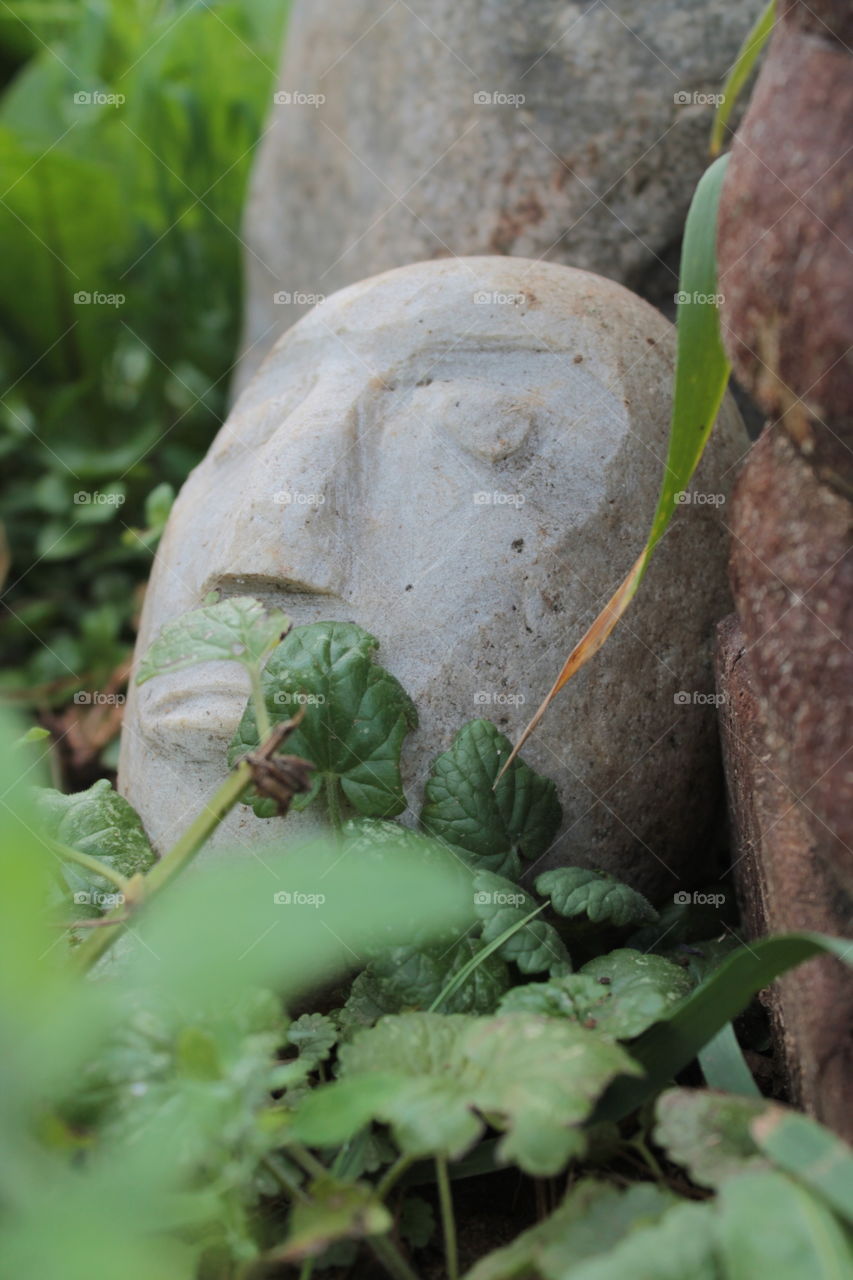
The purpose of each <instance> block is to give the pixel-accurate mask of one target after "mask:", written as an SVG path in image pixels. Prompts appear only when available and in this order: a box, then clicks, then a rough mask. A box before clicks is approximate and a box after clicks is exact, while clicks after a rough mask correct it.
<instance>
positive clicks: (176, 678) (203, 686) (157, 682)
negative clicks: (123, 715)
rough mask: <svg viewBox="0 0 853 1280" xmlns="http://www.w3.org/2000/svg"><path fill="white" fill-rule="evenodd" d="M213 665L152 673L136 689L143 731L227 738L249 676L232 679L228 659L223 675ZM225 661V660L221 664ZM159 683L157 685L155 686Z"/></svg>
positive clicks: (245, 696)
mask: <svg viewBox="0 0 853 1280" xmlns="http://www.w3.org/2000/svg"><path fill="white" fill-rule="evenodd" d="M214 665H219V664H210V665H209V666H208V667H207V670H205V666H202V665H200V666H199V667H198V668H197V669H193V668H190V669H188V670H187V671H175V672H171V673H170V674H168V675H165V676H157V677H155V678H154V679H153V680H152V681H151V683H150V684H149V685H143V686H142V688H141V689H140V690H139V717H140V723H141V726H142V728H143V731H144V732H145V733H147V734H148V735H150V736H153V737H159V736H160V735H161V734H165V735H167V736H168V737H169V738H175V737H177V738H181V737H183V736H184V735H186V734H187V733H203V734H206V735H209V736H210V738H211V739H212V740H215V741H217V742H218V741H221V740H222V739H225V740H230V738H231V736H232V734H233V733H234V730H235V729H236V728H237V725H238V724H239V723H240V718H241V716H242V714H243V712H244V710H245V708H246V703H247V702H248V700H249V693H250V690H249V680H248V676H246V677H245V678H244V679H242V680H241V679H240V678H239V675H238V678H237V679H236V680H235V679H234V675H235V669H234V666H233V665H232V664H231V663H228V664H227V665H228V671H227V675H219V676H217V673H216V671H215V670H213V669H212V668H213V666H214ZM223 665H225V664H223ZM158 686H159V687H158Z"/></svg>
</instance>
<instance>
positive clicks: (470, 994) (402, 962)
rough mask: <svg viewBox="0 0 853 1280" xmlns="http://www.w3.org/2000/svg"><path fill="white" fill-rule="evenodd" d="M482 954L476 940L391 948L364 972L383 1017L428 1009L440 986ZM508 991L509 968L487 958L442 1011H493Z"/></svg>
mask: <svg viewBox="0 0 853 1280" xmlns="http://www.w3.org/2000/svg"><path fill="white" fill-rule="evenodd" d="M483 950H484V946H483V942H482V941H481V940H480V939H479V938H471V937H465V938H461V939H460V940H459V941H458V942H457V943H454V944H453V945H451V946H450V947H444V946H442V947H432V948H429V949H422V948H416V947H394V948H392V949H391V950H390V951H388V952H386V953H383V954H382V955H380V956H377V958H376V960H374V961H373V962H372V963H371V964H370V966H369V968H368V972H369V974H370V975H371V977H372V978H373V979H374V984H373V988H372V990H373V991H374V992H375V993H376V997H377V998H378V1000H379V1001H380V1002H381V1003H382V1004H383V1005H384V1006H385V1007H384V1009H383V1012H384V1013H401V1012H403V1011H404V1010H409V1009H412V1010H416V1009H424V1010H425V1009H429V1007H430V1005H432V1004H433V1002H434V1001H435V1000H436V998H437V997H438V996H439V995H440V994H441V992H442V990H443V989H444V987H445V986H446V984H447V983H448V982H449V981H450V980H451V979H452V978H453V977H455V975H456V974H457V973H459V971H460V969H462V968H463V967H464V966H465V965H467V964H468V962H469V961H470V960H472V959H474V958H475V957H476V956H478V955H480V954H481V953H482V952H483ZM508 987H509V970H508V969H507V966H506V964H505V962H504V961H503V960H502V959H501V957H500V956H499V955H498V954H493V955H490V956H487V957H486V958H485V959H483V960H482V961H481V962H480V963H479V964H478V965H477V966H476V968H475V969H474V970H473V972H472V973H471V975H470V976H469V977H468V978H467V979H466V980H465V981H464V982H463V983H462V984H461V986H459V987H457V988H456V989H455V990H454V991H453V993H452V994H451V995H450V997H449V998H448V1000H447V1001H446V1002H445V1004H444V1007H443V1008H442V1012H443V1013H494V1010H495V1007H496V1005H497V1003H498V1000H499V999H500V998H501V996H502V995H503V993H504V992H505V991H506V990H507V988H508Z"/></svg>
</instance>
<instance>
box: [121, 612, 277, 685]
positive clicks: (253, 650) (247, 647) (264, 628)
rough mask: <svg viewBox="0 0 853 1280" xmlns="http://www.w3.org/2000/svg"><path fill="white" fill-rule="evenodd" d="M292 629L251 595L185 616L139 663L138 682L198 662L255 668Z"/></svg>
mask: <svg viewBox="0 0 853 1280" xmlns="http://www.w3.org/2000/svg"><path fill="white" fill-rule="evenodd" d="M287 626H288V620H287V618H286V616H285V615H284V614H283V613H282V612H281V610H280V609H274V610H272V612H271V613H267V612H266V610H265V609H264V606H263V605H262V604H261V603H260V602H259V601H258V600H253V599H252V597H251V596H234V597H232V598H231V599H230V600H222V601H220V603H219V604H212V605H207V606H206V607H205V608H203V609H196V610H194V611H193V612H192V613H185V614H184V615H183V617H181V618H178V619H176V620H175V621H174V622H168V623H167V624H166V625H165V627H163V630H162V631H161V632H160V635H159V636H158V638H157V639H156V640H155V641H154V643H153V644H152V645H151V647H150V648H149V650H148V652H147V653H146V654H145V657H144V658H143V659H142V661H141V663H140V664H139V671H138V672H137V676H136V683H137V684H144V683H145V681H146V680H150V679H151V678H152V677H153V676H157V675H163V674H165V673H166V672H171V671H183V670H184V668H185V667H192V666H195V664H196V663H197V662H223V661H228V662H239V663H241V664H242V665H243V666H244V667H247V668H253V667H256V666H257V665H258V664H259V663H260V662H261V661H262V660H263V658H264V657H265V655H266V654H267V653H269V651H270V650H271V649H272V648H273V646H274V645H275V644H276V643H277V642H278V640H279V639H280V638H281V636H282V633H283V632H284V631H285V630H286V629H287Z"/></svg>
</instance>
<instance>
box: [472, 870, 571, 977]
mask: <svg viewBox="0 0 853 1280" xmlns="http://www.w3.org/2000/svg"><path fill="white" fill-rule="evenodd" d="M537 906H538V904H537V903H536V902H535V901H534V899H533V898H531V896H530V894H528V893H525V891H524V890H523V889H520V888H519V887H518V885H516V884H513V882H512V881H511V880H507V879H505V878H504V877H503V876H499V875H495V874H494V873H493V872H491V871H478V872H477V873H476V875H475V876H474V911H475V912H476V914H477V916H478V917H479V919H480V920H482V921H483V933H482V937H483V941H484V942H494V941H495V940H496V939H497V938H499V937H500V935H501V934H502V933H504V932H506V931H507V930H509V929H513V928H515V927H516V926H518V925H519V924H521V922H522V921H523V920H525V918H526V917H527V916H529V915H530V913H531V912H532V911H535V910H536V908H537ZM498 953H499V954H500V955H502V956H503V958H504V959H505V960H509V961H511V962H512V963H513V964H516V965H517V966H518V968H519V969H520V970H521V972H522V973H543V972H546V971H551V972H558V973H564V972H567V971H568V970H569V969H570V968H571V959H570V957H569V953H568V951H567V950H566V948H565V945H564V943H563V940H562V938H561V937H560V935H559V934H558V933H557V930H556V929H555V928H554V927H553V925H550V924H548V922H547V921H546V920H530V921H528V923H527V924H525V925H523V927H522V928H518V929H517V930H516V932H514V933H513V934H512V935H511V936H510V937H508V938H507V939H506V941H505V942H503V943H502V944H501V946H500V948H499V952H498Z"/></svg>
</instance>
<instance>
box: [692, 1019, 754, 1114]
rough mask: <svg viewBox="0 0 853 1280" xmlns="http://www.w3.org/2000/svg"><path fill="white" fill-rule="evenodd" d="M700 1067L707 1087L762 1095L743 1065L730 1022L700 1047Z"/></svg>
mask: <svg viewBox="0 0 853 1280" xmlns="http://www.w3.org/2000/svg"><path fill="white" fill-rule="evenodd" d="M699 1066H700V1067H701V1068H702V1074H703V1076H704V1077H705V1083H706V1084H707V1086H708V1088H709V1089H720V1090H721V1091H722V1092H723V1093H739V1094H741V1095H742V1096H743V1097H745V1098H760V1097H761V1090H760V1089H759V1087H758V1085H757V1084H756V1083H755V1080H754V1078H753V1075H752V1072H751V1071H750V1069H749V1067H748V1066H747V1065H746V1059H745V1058H744V1056H743V1050H742V1049H741V1047H740V1045H739V1044H738V1042H737V1036H736V1035H735V1029H734V1027H733V1026H732V1024H731V1023H730V1022H728V1023H726V1025H725V1026H724V1027H723V1029H722V1030H721V1031H718V1032H717V1034H716V1035H715V1036H714V1038H713V1040H709V1041H708V1043H707V1044H706V1045H705V1048H704V1049H702V1050H700V1052H699Z"/></svg>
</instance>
